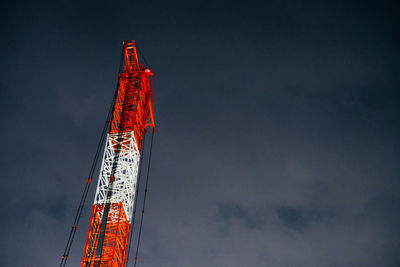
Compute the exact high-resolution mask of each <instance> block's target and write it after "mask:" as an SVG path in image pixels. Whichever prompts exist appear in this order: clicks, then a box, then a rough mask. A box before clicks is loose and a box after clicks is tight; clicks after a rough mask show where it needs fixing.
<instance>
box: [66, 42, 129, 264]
mask: <svg viewBox="0 0 400 267" xmlns="http://www.w3.org/2000/svg"><path fill="white" fill-rule="evenodd" d="M123 51H124V50H123V49H122V53H121V59H120V63H119V65H120V66H119V69H120V70H121V65H122V61H123ZM118 76H119V75H118ZM118 79H119V77H118ZM117 91H118V81H117V90H116V92H115V94H114V98H113V100H112V102H111V105H110V108H109V110H108V114H107V118H106V121H105V123H104V127H103V131H102V133H101V137H100V140H99V143H98V145H97V149H96V153H95V156H94V159H93V162H92V166H91V168H90V171H89V175H88V178H87V180H86V184H85V187H84V189H83V193H82V197H81V201H80V202H79V206H78V209H77V211H76V214H75V218H74V222H73V224H72V228H71V232H70V233H69V236H68V240H67V244H66V246H65V249H64V253H63V255H62V257H61V263H60V267H64V266H65V265H66V263H67V260H68V257H69V252H70V250H71V246H72V242H73V241H74V238H75V233H76V230H77V229H78V224H79V220H80V218H81V215H82V211H83V208H84V206H85V201H86V197H87V195H88V192H89V189H90V185H91V183H92V180H93V174H94V171H95V170H96V166H97V162H98V160H99V155H100V152H101V149H102V145H103V142H104V139H105V137H106V135H107V130H108V126H109V124H110V118H111V115H112V112H113V110H114V102H115V98H116V96H117Z"/></svg>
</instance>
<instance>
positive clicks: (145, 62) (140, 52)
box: [136, 45, 151, 69]
mask: <svg viewBox="0 0 400 267" xmlns="http://www.w3.org/2000/svg"><path fill="white" fill-rule="evenodd" d="M136 48H137V50H138V51H139V54H140V56H141V57H142V58H143V61H144V64H146V66H147V67H148V68H149V69H151V67H150V64H149V63H147V60H146V58H145V57H144V55H143V53H142V51H140V49H139V47H138V46H137V45H136Z"/></svg>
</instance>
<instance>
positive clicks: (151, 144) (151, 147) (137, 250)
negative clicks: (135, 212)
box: [134, 131, 154, 267]
mask: <svg viewBox="0 0 400 267" xmlns="http://www.w3.org/2000/svg"><path fill="white" fill-rule="evenodd" d="M153 138H154V131H152V134H151V143H150V155H149V164H148V165H147V177H146V186H145V188H144V197H143V206H142V217H141V218H140V226H139V235H138V241H137V246H136V253H135V264H134V266H135V267H136V263H137V258H138V252H139V246H140V236H141V234H142V225H143V217H144V208H145V206H146V196H147V187H148V184H149V173H150V164H151V152H152V151H153Z"/></svg>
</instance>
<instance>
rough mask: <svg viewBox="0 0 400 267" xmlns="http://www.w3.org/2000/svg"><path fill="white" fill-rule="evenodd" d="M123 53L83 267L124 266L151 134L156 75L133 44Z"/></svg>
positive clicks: (125, 44)
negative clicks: (145, 148)
mask: <svg viewBox="0 0 400 267" xmlns="http://www.w3.org/2000/svg"><path fill="white" fill-rule="evenodd" d="M123 50H124V51H123V53H124V68H123V71H122V73H120V74H119V79H118V86H117V91H116V95H115V101H114V105H113V110H112V116H111V120H110V122H109V128H108V134H107V139H106V145H105V149H104V155H103V161H102V164H101V170H100V175H99V180H98V184H97V189H96V194H95V199H94V204H93V208H92V215H91V219H90V224H89V230H88V234H87V239H86V244H85V249H84V253H83V258H82V264H81V267H91V266H101V267H117V266H118V267H120V266H125V265H126V262H127V254H128V243H129V235H130V229H131V224H132V220H133V209H134V204H135V194H136V192H137V187H138V175H139V164H140V159H141V152H142V147H143V138H144V135H145V133H146V129H147V127H151V128H152V130H153V131H154V130H155V125H154V112H153V110H154V105H153V103H154V100H153V83H152V81H153V79H152V77H153V76H154V74H153V72H152V71H151V70H150V69H148V68H144V67H143V65H141V64H140V63H139V60H138V56H137V51H136V45H135V42H134V41H132V42H124V49H123Z"/></svg>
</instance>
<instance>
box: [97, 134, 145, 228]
mask: <svg viewBox="0 0 400 267" xmlns="http://www.w3.org/2000/svg"><path fill="white" fill-rule="evenodd" d="M118 144H120V145H121V147H120V152H119V157H118V159H115V151H116V150H117V146H118ZM114 160H117V165H116V170H115V174H114V177H115V181H114V182H113V184H112V196H111V203H119V202H122V204H123V207H124V210H125V214H126V216H127V218H128V220H129V221H131V219H132V213H133V205H134V201H135V193H136V185H137V180H138V172H139V162H140V153H139V150H138V147H137V144H136V140H135V135H134V133H133V131H132V132H127V133H114V134H108V135H107V144H106V148H105V150H104V156H103V162H102V164H101V171H100V176H99V181H98V184H97V190H96V196H95V198H94V204H105V201H106V194H107V190H108V183H109V178H110V175H111V171H112V168H113V164H114Z"/></svg>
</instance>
